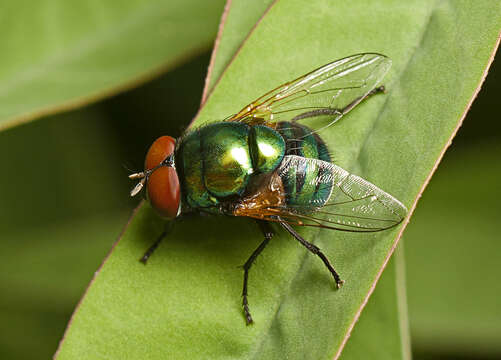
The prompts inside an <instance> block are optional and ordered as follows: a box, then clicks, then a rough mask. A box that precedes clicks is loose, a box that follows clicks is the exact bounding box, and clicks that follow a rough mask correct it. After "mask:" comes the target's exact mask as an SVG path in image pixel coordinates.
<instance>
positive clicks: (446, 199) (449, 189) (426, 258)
mask: <svg viewBox="0 0 501 360" xmlns="http://www.w3.org/2000/svg"><path fill="white" fill-rule="evenodd" d="M494 107H496V108H497V104H495V103H494V104H493V108H494ZM496 111H497V110H496ZM477 119H478V120H482V119H480V118H477ZM472 120H473V119H472ZM483 124H484V125H487V124H486V123H485V122H484V123H483ZM465 130H466V129H465ZM500 153H501V145H500V144H499V143H494V142H492V143H484V142H479V143H478V144H474V145H470V146H469V148H455V149H454V151H451V153H450V154H447V155H446V159H444V163H443V164H442V165H441V167H440V168H439V171H438V172H437V176H436V177H434V178H433V180H432V182H431V184H430V187H429V190H427V192H426V193H425V194H424V196H423V199H422V202H423V203H422V206H421V207H420V208H419V209H418V210H417V212H416V215H415V217H414V219H413V222H412V224H411V225H410V226H409V229H408V231H407V233H406V250H408V251H407V252H406V253H407V254H408V255H407V259H408V264H407V265H408V271H407V272H408V280H409V281H408V283H409V309H410V315H411V318H410V319H411V326H412V327H411V330H412V334H413V338H414V339H415V345H416V349H417V350H419V351H420V352H441V353H444V352H450V353H455V354H458V355H460V354H471V355H472V358H495V357H496V355H499V354H500V353H501V341H500V340H501V310H500V308H499V297H500V294H501V283H500V282H499V264H500V263H501V251H500V243H499V228H498V223H499V214H501V204H500V202H499V199H500V198H501V189H500V188H499V179H500V176H501V163H500V162H499V154H500Z"/></svg>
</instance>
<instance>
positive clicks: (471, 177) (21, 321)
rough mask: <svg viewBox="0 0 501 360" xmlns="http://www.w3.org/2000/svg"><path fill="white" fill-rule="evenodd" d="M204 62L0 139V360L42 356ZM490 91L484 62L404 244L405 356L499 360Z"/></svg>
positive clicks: (185, 104) (499, 194)
mask: <svg viewBox="0 0 501 360" xmlns="http://www.w3.org/2000/svg"><path fill="white" fill-rule="evenodd" d="M209 61H210V54H209V53H208V52H205V53H201V54H199V55H196V56H193V57H192V58H191V59H190V60H187V61H185V62H184V63H182V64H181V65H179V66H177V67H176V68H175V69H174V70H172V71H169V72H167V73H166V74H164V75H162V76H160V77H159V78H157V79H155V80H153V81H150V82H148V83H146V84H144V85H142V86H140V87H138V88H136V89H134V90H130V91H127V92H124V93H122V94H120V95H117V96H114V97H111V98H109V99H107V100H104V101H101V102H98V103H96V104H93V105H90V106H87V107H85V108H82V109H79V110H75V111H71V112H67V113H64V114H61V115H56V116H49V117H46V118H44V119H43V120H42V121H35V122H32V123H28V124H24V125H21V126H18V127H16V128H12V129H9V130H6V131H3V132H0V164H1V168H2V169H3V172H2V174H3V176H2V177H0V199H1V203H0V219H1V220H0V234H1V238H2V241H1V246H2V251H1V252H0V294H1V296H0V319H1V321H0V358H2V359H43V358H50V357H51V356H52V355H53V353H54V352H55V350H56V347H57V344H58V341H59V340H60V338H61V336H62V334H63V332H64V329H65V327H66V324H67V322H68V320H69V318H70V316H71V313H72V312H73V309H74V307H75V306H76V304H77V302H78V300H79V299H80V297H81V295H82V294H83V292H84V290H85V288H86V286H87V284H88V282H89V281H90V279H91V278H92V276H93V274H94V272H95V271H96V270H97V268H98V267H99V265H100V263H101V262H102V260H103V258H104V257H105V256H106V254H107V252H108V251H109V250H110V248H111V246H112V244H113V242H114V241H115V240H116V239H117V238H118V235H119V233H120V231H121V229H122V228H123V227H124V225H125V224H126V222H127V219H128V217H129V216H130V213H131V210H132V209H133V208H134V207H135V206H136V205H137V203H138V199H131V198H129V196H128V192H129V190H130V188H131V186H133V184H132V183H131V182H130V181H129V180H128V178H127V175H128V174H129V173H130V172H131V171H136V170H140V169H141V168H142V163H143V158H144V154H145V152H146V150H147V148H148V146H149V144H150V143H151V142H152V141H153V140H154V139H155V138H156V137H158V136H160V135H164V134H168V135H171V136H179V135H180V134H181V132H182V130H183V129H184V128H185V127H186V125H187V124H188V123H189V122H190V121H191V119H192V118H193V116H194V115H195V113H196V111H197V109H198V106H199V103H200V97H201V93H202V88H203V81H204V78H205V75H206V72H207V67H208V64H209ZM498 63H499V61H498ZM500 81H501V71H500V69H499V65H496V64H495V63H494V64H493V66H492V68H491V71H490V74H489V76H488V77H487V80H486V82H485V84H484V86H483V88H482V90H481V92H480V94H479V96H478V98H477V100H476V101H475V103H474V104H473V107H472V109H471V111H470V112H469V114H468V116H467V118H466V120H465V123H464V125H463V126H462V128H461V129H460V130H459V133H458V135H457V137H456V138H455V139H454V141H453V145H452V147H451V148H450V149H449V150H448V151H447V153H446V155H445V157H444V159H443V161H442V163H441V164H440V166H439V168H438V170H437V172H436V174H435V176H434V177H433V179H432V180H431V182H430V184H429V186H428V188H427V189H426V191H425V193H424V195H423V197H422V199H421V200H420V202H419V204H418V208H417V210H416V212H415V215H414V216H413V217H412V218H411V223H410V225H409V226H408V228H407V230H406V232H405V234H404V240H405V256H406V262H407V266H406V267H407V268H406V271H407V280H408V281H407V289H408V304H409V312H410V326H411V336H412V347H413V353H414V358H415V359H497V358H501V306H500V305H501V300H500V297H501V283H500V282H499V280H498V278H499V274H500V270H499V264H500V263H501V243H500V242H499V239H500V236H499V234H498V229H497V226H496V225H497V223H498V222H499V216H500V215H501V204H500V202H499V199H501V189H500V187H499V177H500V176H501V162H500V161H499V155H500V154H501V142H500V139H501V135H500V130H501V125H500V123H499V113H498V111H499V110H498V106H497V105H498V102H499V93H500V91H501V89H500V86H501V85H500V84H501V82H500ZM138 119H140V121H138ZM215 120H216V119H215Z"/></svg>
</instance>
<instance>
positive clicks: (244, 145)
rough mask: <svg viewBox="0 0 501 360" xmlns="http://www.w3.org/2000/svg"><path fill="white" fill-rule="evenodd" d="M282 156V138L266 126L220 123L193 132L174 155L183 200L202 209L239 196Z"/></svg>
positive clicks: (271, 169) (275, 165)
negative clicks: (253, 180) (256, 175)
mask: <svg viewBox="0 0 501 360" xmlns="http://www.w3.org/2000/svg"><path fill="white" fill-rule="evenodd" d="M284 153H285V141H284V139H283V138H282V136H281V135H280V134H279V133H278V132H277V131H275V130H273V129H271V128H269V127H266V126H262V125H257V126H249V125H246V124H244V123H239V122H219V123H214V124H210V125H207V126H204V127H201V128H199V129H197V130H194V131H192V132H190V133H188V134H187V135H186V136H184V137H183V138H182V139H181V141H180V145H179V149H178V150H177V152H176V167H177V169H178V174H179V177H180V179H181V192H182V195H183V199H184V201H185V203H186V204H187V205H188V206H190V207H192V208H204V207H214V206H217V205H218V204H219V203H220V202H221V201H224V200H226V199H228V198H229V197H232V196H241V195H242V194H243V193H244V192H245V190H246V188H247V186H248V184H249V182H250V181H252V179H253V176H254V175H255V174H259V173H267V172H270V171H273V170H275V169H276V167H277V166H278V165H279V164H280V162H281V161H282V159H283V156H284Z"/></svg>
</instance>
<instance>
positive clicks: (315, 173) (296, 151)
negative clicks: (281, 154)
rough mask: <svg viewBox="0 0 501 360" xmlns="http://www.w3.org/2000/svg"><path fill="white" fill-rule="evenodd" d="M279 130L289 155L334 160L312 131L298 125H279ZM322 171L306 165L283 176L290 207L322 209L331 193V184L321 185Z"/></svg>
mask: <svg viewBox="0 0 501 360" xmlns="http://www.w3.org/2000/svg"><path fill="white" fill-rule="evenodd" d="M277 131H278V132H279V133H280V134H281V135H282V136H283V137H284V139H285V142H286V150H285V153H286V155H296V156H302V157H306V158H311V159H319V160H323V161H327V162H330V161H331V158H330V155H329V152H328V150H327V146H326V145H325V143H324V141H323V140H322V139H321V138H320V136H318V135H317V134H315V133H314V132H313V131H312V130H311V129H310V128H308V127H306V126H303V125H300V124H298V123H295V122H288V121H284V122H280V123H279V124H278V126H277ZM322 171H324V170H322V169H309V168H308V167H307V163H304V164H303V166H302V167H301V166H298V167H295V168H291V169H289V170H288V171H287V172H286V173H284V175H283V176H282V182H283V186H284V190H285V192H286V201H287V204H288V205H291V206H294V205H296V206H297V205H303V206H304V205H307V204H315V205H316V207H320V206H322V205H323V204H325V202H327V200H328V199H329V196H330V194H331V189H332V184H329V183H327V184H325V183H323V184H319V183H318V182H317V181H316V179H317V178H318V177H319V176H322V175H323V174H321V172H322Z"/></svg>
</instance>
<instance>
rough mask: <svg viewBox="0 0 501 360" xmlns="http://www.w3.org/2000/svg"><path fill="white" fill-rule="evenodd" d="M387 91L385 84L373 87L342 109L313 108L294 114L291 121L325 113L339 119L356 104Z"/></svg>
mask: <svg viewBox="0 0 501 360" xmlns="http://www.w3.org/2000/svg"><path fill="white" fill-rule="evenodd" d="M385 91H386V89H385V87H384V85H381V86H378V87H377V88H374V89H372V90H371V91H369V92H368V93H367V94H366V95H364V96H359V97H357V98H356V99H355V100H353V101H352V102H351V103H349V104H348V105H346V106H345V107H344V108H342V109H335V108H322V109H318V110H311V111H306V112H304V113H301V114H299V115H296V116H294V117H293V118H292V119H291V121H292V122H296V121H299V120H302V119H306V118H310V117H315V116H323V115H333V116H335V117H336V119H339V117H341V116H343V115H346V114H347V113H348V112H349V111H350V110H352V109H353V108H354V107H355V106H357V105H358V104H360V103H361V102H362V101H363V100H365V99H367V98H368V97H370V96H372V95H375V94H378V93H384V92H385Z"/></svg>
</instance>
